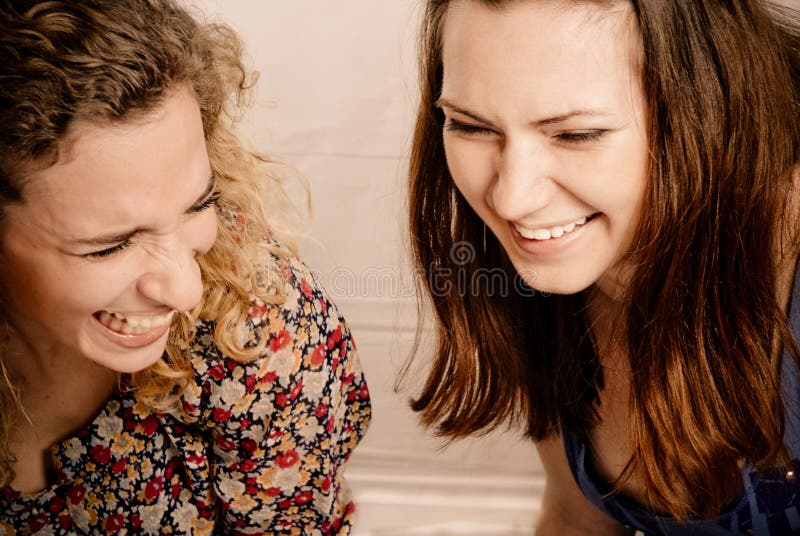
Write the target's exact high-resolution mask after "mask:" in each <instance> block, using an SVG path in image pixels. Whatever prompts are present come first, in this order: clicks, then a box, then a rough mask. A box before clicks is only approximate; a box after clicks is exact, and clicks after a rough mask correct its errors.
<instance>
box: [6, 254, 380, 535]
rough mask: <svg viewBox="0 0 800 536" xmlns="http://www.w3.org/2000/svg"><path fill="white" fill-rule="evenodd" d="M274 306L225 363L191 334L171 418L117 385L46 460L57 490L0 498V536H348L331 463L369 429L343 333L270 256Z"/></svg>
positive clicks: (305, 284)
mask: <svg viewBox="0 0 800 536" xmlns="http://www.w3.org/2000/svg"><path fill="white" fill-rule="evenodd" d="M269 257H270V258H269V259H266V260H265V261H266V263H267V264H270V265H271V267H272V269H276V268H277V270H278V271H279V273H280V274H281V275H282V279H284V280H285V282H286V283H287V284H286V288H287V291H286V299H285V300H284V302H283V303H282V304H281V305H270V304H265V303H263V302H260V301H258V300H254V301H253V302H252V304H251V308H250V314H249V318H248V321H247V324H246V326H245V328H246V329H244V330H243V332H242V334H241V335H242V337H243V338H244V341H246V342H247V343H248V344H256V343H257V342H258V341H259V340H260V337H262V336H266V337H268V342H267V345H266V347H265V349H264V351H263V352H262V355H261V356H260V357H259V358H258V359H256V360H254V361H250V362H247V363H242V362H238V361H235V360H233V359H231V358H229V357H226V356H225V355H222V354H221V352H220V351H219V350H218V349H217V347H216V346H215V344H214V343H213V342H212V332H213V330H214V324H213V323H211V322H208V321H202V320H201V321H198V323H197V325H196V334H195V337H194V339H193V342H192V348H191V353H192V361H193V364H194V377H193V378H191V379H189V380H188V381H185V382H184V384H183V386H182V391H181V399H180V407H179V409H178V410H176V411H175V412H174V414H157V413H153V412H152V411H151V410H149V409H148V407H145V405H144V404H143V403H141V402H140V401H138V400H137V397H136V392H135V391H134V390H132V389H127V388H126V385H125V384H124V382H123V385H122V387H121V389H119V391H118V393H117V394H116V396H114V397H113V398H112V399H111V400H109V401H108V403H107V404H106V406H105V407H104V409H103V410H102V411H101V412H100V414H99V415H97V417H96V418H95V419H94V421H93V422H92V423H91V424H90V425H89V426H87V427H86V428H85V429H83V430H81V431H80V432H79V433H77V434H76V435H75V436H74V437H71V438H68V439H66V440H65V441H63V442H61V443H60V444H56V445H54V446H53V447H52V448H51V454H52V459H53V463H54V465H55V468H56V469H57V471H58V479H57V482H56V483H55V484H54V485H53V486H52V487H49V488H47V489H44V490H42V491H40V492H38V493H34V494H24V493H20V492H18V491H16V490H14V489H12V488H11V487H8V486H6V487H5V488H2V489H0V534H281V535H283V534H286V535H298V536H300V535H303V536H305V535H327V534H348V533H349V532H350V528H351V527H352V523H353V510H354V505H353V502H352V500H351V497H350V492H349V489H348V488H347V486H346V483H345V482H344V480H343V478H342V469H343V464H344V463H345V462H346V461H347V459H348V457H349V455H350V453H351V451H352V449H353V447H355V445H356V444H357V443H358V441H359V440H360V439H361V437H362V436H363V434H364V433H365V431H366V428H367V425H368V423H369V420H370V413H371V409H370V400H369V393H368V391H367V385H366V383H365V381H364V377H363V375H362V372H361V368H360V365H359V362H358V359H357V357H356V348H355V344H354V343H353V340H352V339H351V337H350V332H349V331H348V329H347V326H346V324H345V323H344V320H343V318H342V317H341V316H340V315H339V313H338V312H337V310H336V308H335V307H334V306H333V304H332V303H331V302H330V301H329V300H328V299H327V298H326V296H325V294H324V293H323V291H322V290H321V289H320V288H319V287H318V286H317V285H316V283H315V281H314V279H313V277H312V276H311V274H310V272H309V271H308V269H307V268H306V267H305V266H304V265H303V264H302V263H301V262H300V261H299V260H283V259H278V257H276V256H272V255H270V256H269Z"/></svg>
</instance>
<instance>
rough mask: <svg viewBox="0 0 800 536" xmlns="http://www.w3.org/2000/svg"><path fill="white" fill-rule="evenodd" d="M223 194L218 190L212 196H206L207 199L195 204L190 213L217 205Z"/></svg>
mask: <svg viewBox="0 0 800 536" xmlns="http://www.w3.org/2000/svg"><path fill="white" fill-rule="evenodd" d="M221 195H222V194H221V193H220V192H219V191H218V190H217V191H215V192H214V193H213V194H211V195H210V196H208V197H207V198H206V200H205V201H203V202H201V203H198V204H197V205H195V206H193V207H192V208H190V209H189V213H190V214H196V213H197V212H203V211H204V210H206V209H207V208H210V207H211V206H212V205H215V204H216V203H217V201H219V198H220V196H221Z"/></svg>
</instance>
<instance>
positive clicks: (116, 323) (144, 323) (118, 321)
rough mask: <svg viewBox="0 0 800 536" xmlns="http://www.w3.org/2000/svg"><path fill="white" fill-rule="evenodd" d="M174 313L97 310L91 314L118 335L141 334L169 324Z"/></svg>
mask: <svg viewBox="0 0 800 536" xmlns="http://www.w3.org/2000/svg"><path fill="white" fill-rule="evenodd" d="M174 313H175V311H170V312H168V313H164V314H162V315H156V316H153V315H150V316H141V315H137V316H134V315H131V316H126V315H123V314H122V313H118V312H116V311H107V310H102V311H97V312H96V313H94V315H93V316H94V317H95V318H96V319H97V320H98V322H100V323H101V324H102V325H103V326H104V327H106V328H108V329H109V330H111V331H113V332H114V333H117V334H119V335H142V334H144V333H148V332H151V331H153V330H157V329H159V330H160V329H163V328H164V327H166V326H169V324H170V322H172V315H173V314H174Z"/></svg>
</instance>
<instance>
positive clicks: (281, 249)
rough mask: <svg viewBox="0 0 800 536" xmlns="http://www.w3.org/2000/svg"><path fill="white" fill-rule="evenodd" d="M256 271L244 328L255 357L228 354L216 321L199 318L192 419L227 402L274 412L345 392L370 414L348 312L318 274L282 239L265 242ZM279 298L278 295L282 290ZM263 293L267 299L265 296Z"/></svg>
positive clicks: (187, 391) (240, 337) (187, 401)
mask: <svg viewBox="0 0 800 536" xmlns="http://www.w3.org/2000/svg"><path fill="white" fill-rule="evenodd" d="M253 260H254V262H253V272H252V274H251V278H252V282H253V287H254V289H255V291H256V292H255V293H254V296H252V298H251V301H250V304H249V310H248V313H247V316H246V318H245V320H244V322H242V323H240V324H239V325H238V327H237V329H238V333H237V334H236V337H235V338H236V340H237V343H238V345H240V346H241V347H243V348H245V349H248V350H251V349H258V348H260V350H258V352H257V354H256V355H255V357H250V358H241V357H237V356H232V355H228V354H226V353H225V352H224V351H223V350H221V349H220V348H219V347H218V346H217V345H216V344H215V342H214V332H215V330H216V329H218V326H217V324H216V323H215V322H214V321H210V320H202V319H201V320H199V321H198V322H197V323H196V325H195V336H194V338H193V340H192V342H191V348H190V351H191V358H192V365H193V369H194V377H193V379H192V381H189V382H188V384H187V385H185V388H184V395H183V399H184V400H183V406H184V408H183V409H184V411H185V412H186V413H187V416H194V417H195V418H202V417H201V415H200V414H199V413H200V412H201V411H203V410H205V411H204V412H208V411H211V414H212V417H213V412H214V409H215V408H220V407H223V408H225V409H224V410H223V413H224V412H225V411H228V410H230V409H231V408H232V407H233V406H239V407H244V406H248V407H250V409H251V410H253V404H255V406H258V405H259V404H266V405H267V406H269V408H261V409H260V410H259V409H258V408H257V407H256V409H255V411H256V412H260V413H263V412H264V411H268V412H270V413H271V412H272V411H274V409H275V407H279V408H281V407H285V406H286V405H287V404H288V403H289V402H292V401H295V399H297V398H299V397H306V398H309V399H314V400H318V399H320V398H324V396H327V395H326V393H328V394H330V393H333V392H334V391H341V390H344V391H345V392H346V396H347V397H349V398H350V401H355V400H361V401H362V404H361V407H360V408H359V409H360V410H363V411H362V413H364V414H366V415H368V413H369V397H368V392H367V390H366V383H365V381H364V378H363V374H362V372H361V367H360V363H359V362H358V358H357V356H356V347H355V343H354V342H353V340H352V337H351V335H350V331H349V328H348V327H347V323H346V321H345V319H344V317H343V316H342V315H341V313H340V312H339V310H338V309H337V308H336V306H335V305H334V303H333V302H332V301H331V299H330V298H329V296H328V294H327V292H326V291H325V289H324V288H323V287H322V286H321V285H320V284H319V282H318V278H317V276H316V275H315V273H314V272H313V271H312V270H311V269H310V268H309V267H308V266H307V265H306V264H305V263H304V262H303V261H302V260H301V259H300V258H299V257H298V256H297V255H296V254H294V253H293V251H292V250H291V249H290V248H288V247H286V246H284V245H283V244H281V243H279V242H276V241H274V240H265V241H264V242H263V247H262V248H261V249H260V251H259V253H258V254H257V256H256V258H254V259H253ZM276 291H277V294H278V296H279V298H277V299H273V298H272V297H273V296H275V292H276ZM259 292H262V293H263V294H264V297H262V298H260V297H258V293H259Z"/></svg>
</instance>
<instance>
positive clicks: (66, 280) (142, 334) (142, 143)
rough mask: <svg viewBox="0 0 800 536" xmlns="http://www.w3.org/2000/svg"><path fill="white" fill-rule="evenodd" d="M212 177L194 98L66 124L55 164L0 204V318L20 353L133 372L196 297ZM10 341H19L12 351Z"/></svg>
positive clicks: (177, 95)
mask: <svg viewBox="0 0 800 536" xmlns="http://www.w3.org/2000/svg"><path fill="white" fill-rule="evenodd" d="M214 186H215V183H214V177H213V174H212V172H211V168H210V165H209V160H208V156H207V154H206V147H205V140H204V136H203V127H202V123H201V118H200V111H199V108H198V105H197V102H196V100H195V99H194V97H193V96H192V95H191V93H190V92H189V91H188V90H186V89H183V88H181V89H176V90H175V91H174V92H173V93H171V94H170V95H169V96H168V97H166V98H165V99H164V101H163V102H162V103H161V104H160V105H159V106H158V107H157V108H156V109H155V110H154V111H152V112H148V113H147V115H146V116H145V117H142V118H137V119H134V120H132V121H124V122H122V123H121V124H105V123H102V124H98V123H88V122H84V123H80V122H77V123H75V124H74V125H73V126H72V127H71V129H70V131H69V133H68V136H67V141H66V142H65V143H64V144H62V146H61V154H60V157H59V160H58V161H57V162H56V163H55V164H54V165H52V166H50V167H47V168H45V169H43V170H40V171H37V172H35V173H33V174H31V175H29V176H27V177H26V178H25V181H24V185H23V190H22V197H23V201H22V202H21V203H16V204H12V205H10V206H8V207H5V208H4V220H3V221H2V226H1V227H0V262H2V263H3V267H4V270H3V273H2V288H3V295H4V298H5V302H6V303H5V304H4V305H5V314H6V318H8V319H9V322H10V324H11V326H12V327H13V332H14V336H15V337H16V338H17V339H18V340H17V341H16V342H17V343H19V342H21V343H22V344H21V347H22V348H24V349H25V351H26V353H27V355H32V356H34V357H38V358H40V359H44V358H48V359H53V358H56V357H58V358H59V359H73V360H75V359H77V360H78V361H75V362H76V363H78V362H80V360H81V359H89V360H91V361H94V362H95V363H98V364H100V365H102V366H104V367H106V368H108V369H111V370H113V371H116V372H125V373H128V372H135V371H139V370H142V369H144V368H146V367H147V366H149V365H151V364H152V363H154V362H155V361H157V360H158V359H159V358H160V357H161V355H162V354H163V352H164V348H165V345H166V339H167V334H168V332H169V327H170V322H171V319H172V316H173V314H174V313H175V312H176V311H188V310H190V309H192V308H193V307H195V306H196V305H198V303H199V302H200V299H201V296H202V290H203V289H202V283H201V279H200V269H199V267H198V264H197V261H196V257H197V256H198V255H201V254H203V253H205V252H206V251H208V250H209V249H210V248H211V246H212V244H213V243H214V240H215V238H216V232H217V218H216V214H215V211H214V210H213V208H212V205H213V203H214V200H215V193H214V192H215V188H214ZM17 346H20V345H19V344H17Z"/></svg>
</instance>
